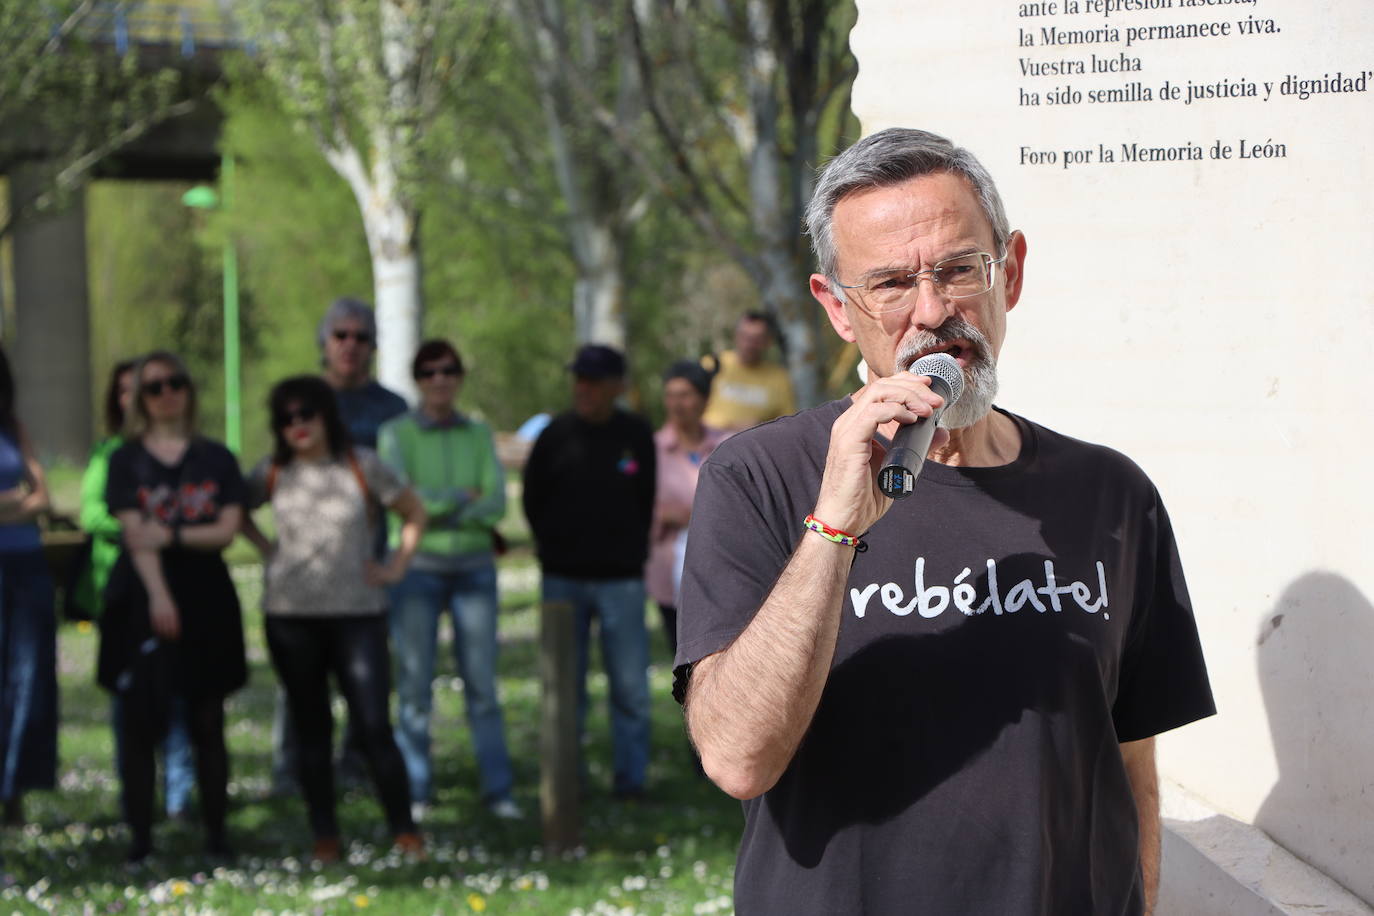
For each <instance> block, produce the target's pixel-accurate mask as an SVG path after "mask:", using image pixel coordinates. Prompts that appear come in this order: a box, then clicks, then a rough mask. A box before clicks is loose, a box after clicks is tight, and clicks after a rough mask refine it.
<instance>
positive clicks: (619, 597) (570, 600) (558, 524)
mask: <svg viewBox="0 0 1374 916" xmlns="http://www.w3.org/2000/svg"><path fill="white" fill-rule="evenodd" d="M569 368H570V369H571V370H572V374H573V409H572V410H570V411H566V412H564V413H562V414H559V415H558V416H557V417H555V418H554V419H553V421H552V422H550V423H549V425H548V427H547V428H545V430H544V432H543V433H542V434H541V435H540V436H539V439H538V440H537V441H536V442H535V443H534V448H533V449H532V450H531V452H530V457H529V461H528V462H527V463H526V465H525V486H524V507H525V516H526V517H527V518H528V519H529V522H530V530H531V531H532V532H533V533H534V539H535V544H536V546H537V549H538V553H539V564H540V567H541V568H542V571H543V600H544V602H545V603H546V604H558V605H565V606H567V608H568V609H569V610H570V611H571V612H573V613H575V614H576V620H577V635H578V638H577V661H578V671H579V679H578V684H579V689H578V722H579V732H580V731H581V730H582V726H583V724H584V723H585V721H586V711H587V646H588V640H589V637H590V632H591V622H592V617H593V616H595V617H597V618H599V620H600V632H601V655H602V658H603V660H604V664H605V666H606V675H607V677H608V678H609V680H610V688H611V697H610V700H611V737H612V740H613V745H614V761H613V763H614V773H615V777H614V785H613V786H612V789H613V792H614V794H615V795H616V796H617V797H619V798H638V797H641V796H642V795H643V794H644V775H645V770H646V769H647V767H648V763H649V675H648V665H649V637H648V631H647V630H646V628H645V625H644V603H645V596H644V576H643V571H644V561H645V559H646V558H647V557H648V552H649V525H650V523H651V521H652V520H653V508H654V476H655V468H654V440H653V432H652V430H651V429H650V427H649V424H648V423H647V422H646V421H645V420H644V419H643V418H642V417H638V416H636V415H634V414H631V413H628V412H627V411H624V410H621V409H620V408H619V407H617V406H616V398H618V397H619V396H620V394H621V393H622V392H623V391H624V388H625V357H624V356H623V355H621V354H620V353H619V352H618V351H616V350H613V349H611V348H610V347H603V346H599V345H594V344H589V345H587V346H584V347H582V348H581V349H580V350H578V351H577V356H576V358H575V359H574V360H573V363H572V365H571V366H570V367H569Z"/></svg>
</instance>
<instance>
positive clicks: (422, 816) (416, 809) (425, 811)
mask: <svg viewBox="0 0 1374 916" xmlns="http://www.w3.org/2000/svg"><path fill="white" fill-rule="evenodd" d="M410 819H411V820H412V821H414V822H415V823H417V824H423V823H424V822H425V821H427V820H429V803H428V802H411V803H410Z"/></svg>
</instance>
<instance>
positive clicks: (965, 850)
mask: <svg viewBox="0 0 1374 916" xmlns="http://www.w3.org/2000/svg"><path fill="white" fill-rule="evenodd" d="M807 223H808V228H809V231H810V235H811V240H812V244H813V247H814V248H815V252H816V256H817V260H818V262H819V270H818V272H817V273H815V274H813V275H812V276H811V292H812V294H813V295H814V296H815V298H816V299H817V300H818V301H819V302H820V303H821V305H822V306H823V307H824V308H825V311H826V315H827V316H828V318H829V319H830V323H831V325H832V327H833V328H834V329H835V332H836V333H837V334H839V335H840V337H841V338H843V339H844V340H846V341H852V342H855V343H857V344H858V347H859V349H860V351H861V352H862V354H863V357H864V359H865V361H866V362H867V364H868V372H869V374H868V379H867V383H866V384H865V385H864V387H863V388H861V389H859V390H858V391H856V392H855V393H854V394H852V395H850V396H849V397H848V398H845V399H843V400H841V401H837V402H834V403H831V404H827V405H823V406H821V407H818V408H815V409H813V410H808V411H803V412H802V413H800V414H797V415H795V416H793V417H787V418H783V419H781V420H777V421H774V422H772V423H768V424H765V425H763V426H761V427H757V428H755V429H753V430H750V431H747V432H744V433H741V434H739V435H737V436H735V437H733V438H732V439H730V440H728V441H727V442H725V443H724V444H722V445H721V446H720V447H719V448H718V449H717V450H716V451H715V453H713V455H712V456H711V458H710V460H709V461H708V462H707V463H706V464H705V465H704V466H703V467H702V470H701V477H700V484H699V487H698V490H697V496H696V502H695V504H694V506H693V513H692V522H691V529H690V536H689V539H688V549H687V560H686V568H685V571H684V575H683V581H682V591H681V605H680V617H679V624H678V626H679V631H678V636H679V640H678V653H677V658H676V660H675V662H674V664H675V672H674V673H675V679H676V683H675V685H674V694H675V696H677V697H678V699H679V700H681V701H684V702H685V708H686V717H687V726H688V730H689V732H690V734H691V736H692V740H693V741H694V742H695V744H696V746H697V749H698V750H699V751H700V753H701V758H702V763H703V766H704V767H705V770H706V773H707V775H708V776H710V777H711V779H712V780H714V781H715V782H716V783H717V785H719V786H720V787H721V788H722V789H724V790H725V791H726V792H728V793H729V794H731V795H733V796H735V797H736V798H739V799H742V800H744V809H745V830H744V837H743V841H742V843H741V846H740V853H739V863H738V867H737V869H736V878H735V906H736V911H737V912H739V913H740V914H742V916H752V914H756V913H780V914H781V913H786V914H810V913H815V914H831V913H870V914H872V913H878V914H881V913H911V912H920V913H933V914H941V913H959V914H966V913H972V914H999V916H1002V914H1060V913H1093V914H1097V913H1110V914H1127V916H1135V914H1141V913H1148V912H1149V911H1150V909H1151V907H1152V906H1153V900H1154V896H1155V890H1156V886H1157V879H1158V864H1159V807H1158V789H1157V777H1156V773H1155V763H1154V736H1155V735H1156V734H1158V733H1159V732H1162V731H1165V730H1168V729H1171V728H1175V727H1178V726H1180V725H1183V724H1186V723H1188V722H1191V721H1194V720H1196V719H1199V718H1202V717H1204V716H1207V715H1211V714H1212V713H1213V712H1214V711H1215V709H1214V706H1213V703H1212V696H1211V690H1210V687H1209V685H1208V680H1207V672H1206V668H1205V665H1204V663H1203V659H1202V652H1201V648H1200V645H1199V641H1198V636H1197V629H1196V626H1195V625H1194V621H1193V614H1192V608H1191V605H1190V602H1189V599H1188V592H1187V586H1186V584H1185V582H1184V578H1183V572H1182V567H1181V564H1180V562H1179V558H1178V551H1177V548H1176V546H1175V543H1174V537H1173V532H1172V529H1171V528H1170V525H1169V519H1168V515H1167V514H1166V512H1165V511H1164V506H1163V504H1162V502H1161V501H1160V498H1159V494H1158V493H1157V492H1156V490H1155V488H1154V486H1153V485H1152V484H1151V483H1150V481H1149V480H1148V479H1147V478H1146V477H1145V475H1144V474H1143V473H1142V472H1141V471H1140V469H1139V468H1137V467H1136V466H1135V465H1134V464H1133V463H1131V461H1130V460H1129V459H1127V458H1125V457H1124V456H1122V455H1120V454H1119V453H1117V452H1114V451H1112V450H1110V449H1107V448H1104V447H1102V446H1096V445H1090V444H1088V443H1085V442H1079V441H1076V440H1073V439H1070V438H1068V437H1066V436H1062V435H1059V434H1057V433H1055V432H1053V431H1051V430H1049V429H1046V428H1045V427H1043V426H1040V425H1038V424H1036V423H1033V422H1031V421H1029V420H1027V419H1024V418H1022V417H1019V416H1017V415H1015V414H1012V413H1009V412H1007V411H1005V410H1002V409H1001V408H998V407H995V406H994V405H993V399H994V397H995V396H996V394H997V377H996V360H997V356H998V354H999V353H1000V352H1001V348H1002V344H1003V342H1004V340H1005V336H1006V330H1007V314H1008V313H1009V312H1010V311H1011V310H1012V308H1014V307H1015V306H1016V305H1017V303H1018V302H1019V301H1020V300H1021V294H1022V281H1023V278H1024V267H1025V261H1026V240H1025V237H1024V236H1023V235H1022V234H1021V233H1020V232H1014V231H1012V230H1011V229H1010V227H1009V225H1008V222H1007V218H1006V215H1005V213H1004V212H1003V208H1002V203H1001V200H1000V198H999V196H998V194H997V189H996V188H995V186H994V185H993V183H992V179H991V178H990V177H989V176H988V174H987V172H986V170H984V168H983V167H982V165H981V164H980V163H979V162H978V161H977V160H976V159H975V158H974V157H973V156H972V155H971V154H970V153H969V152H968V151H967V150H964V149H961V148H959V147H956V146H954V145H953V144H952V143H950V142H949V141H948V140H946V139H944V138H943V137H938V136H935V135H933V134H929V133H926V132H924V131H917V130H905V129H893V130H887V131H883V132H882V133H879V134H875V135H873V136H870V137H867V138H865V139H864V140H862V141H860V142H859V143H857V144H855V145H854V146H853V147H851V148H850V149H849V150H847V151H845V152H844V153H842V154H840V155H839V156H837V157H836V158H835V159H834V160H832V161H831V162H830V163H829V164H828V165H827V166H826V167H825V169H824V170H823V171H822V173H821V175H820V177H819V180H818V183H817V186H816V190H815V194H814V197H813V199H812V201H811V204H810V206H809V208H808V212H807ZM935 352H944V353H948V354H949V355H950V356H951V357H953V358H954V359H955V360H956V361H957V362H958V364H959V366H960V367H961V369H962V370H963V372H964V376H965V388H964V392H963V394H962V396H961V397H960V398H959V400H958V401H957V402H956V403H955V404H953V405H952V406H950V407H949V408H948V409H947V410H945V412H944V415H943V418H942V421H941V425H942V427H944V428H942V429H940V430H938V431H937V433H936V435H935V438H934V440H933V442H932V445H931V448H930V451H929V453H928V454H927V460H926V464H925V467H924V469H923V471H922V474H921V478H920V482H919V483H918V484H917V486H916V490H915V492H914V493H913V494H912V496H911V497H910V498H908V499H904V500H901V501H899V502H896V503H894V502H892V501H890V500H889V499H888V498H887V497H886V496H884V495H883V494H882V492H881V491H880V490H879V488H878V486H877V484H876V482H875V479H874V478H875V472H876V470H877V469H878V468H879V467H880V466H881V464H882V458H883V455H884V453H885V451H886V447H887V445H888V444H889V443H890V441H891V437H892V435H893V433H895V431H896V430H897V428H898V427H899V426H900V425H902V424H908V423H913V422H915V421H916V420H917V419H918V418H921V417H929V416H930V415H931V414H932V412H933V411H934V410H935V409H936V408H939V407H941V406H943V402H942V400H941V398H940V397H939V396H938V395H937V394H936V393H935V392H933V391H932V390H931V388H930V385H929V381H930V380H929V379H928V378H926V377H924V376H916V375H913V374H911V373H910V372H908V371H906V370H907V369H908V368H909V367H910V366H911V364H912V363H913V362H914V361H915V360H917V359H918V358H920V357H922V356H925V355H927V354H929V353H935Z"/></svg>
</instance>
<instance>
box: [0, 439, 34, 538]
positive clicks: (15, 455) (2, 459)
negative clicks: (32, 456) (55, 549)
mask: <svg viewBox="0 0 1374 916" xmlns="http://www.w3.org/2000/svg"><path fill="white" fill-rule="evenodd" d="M23 482H24V453H23V451H21V450H20V448H19V442H18V440H17V439H16V438H15V437H14V436H12V435H10V434H9V433H7V432H4V431H0V490H12V489H14V488H15V487H17V486H19V485H20V484H21V483H23ZM42 546H43V542H42V540H41V539H40V538H39V536H38V526H37V525H35V524H34V523H33V522H20V523H19V524H17V525H0V553H24V552H27V551H30V550H38V549H40V548H41V547H42Z"/></svg>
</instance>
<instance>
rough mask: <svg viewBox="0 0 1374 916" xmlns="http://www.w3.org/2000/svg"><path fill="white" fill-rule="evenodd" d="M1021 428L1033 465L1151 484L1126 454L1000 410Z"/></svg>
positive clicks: (1063, 471) (1070, 473) (1061, 471)
mask: <svg viewBox="0 0 1374 916" xmlns="http://www.w3.org/2000/svg"><path fill="white" fill-rule="evenodd" d="M1003 412H1004V413H1006V414H1007V415H1008V416H1010V417H1011V418H1012V419H1013V420H1015V421H1016V422H1017V424H1018V426H1020V427H1021V428H1022V434H1023V435H1025V433H1026V431H1027V430H1029V432H1030V435H1031V438H1032V443H1033V448H1034V452H1035V458H1036V459H1037V461H1036V463H1037V465H1038V466H1039V467H1040V468H1042V469H1046V470H1050V471H1053V472H1056V473H1059V474H1064V475H1081V474H1084V473H1092V474H1094V475H1103V474H1106V475H1108V476H1111V477H1113V478H1115V479H1117V480H1119V481H1121V482H1129V483H1134V484H1136V485H1138V486H1144V487H1150V488H1153V486H1154V485H1153V483H1151V481H1150V478H1149V476H1148V475H1146V473H1145V471H1144V470H1142V469H1141V467H1140V465H1138V464H1136V463H1135V461H1133V460H1132V459H1131V458H1130V456H1128V455H1126V454H1125V453H1124V452H1121V451H1119V450H1117V449H1115V448H1112V447H1111V446H1109V445H1103V444H1101V443H1099V442H1091V441H1089V440H1086V439H1079V438H1076V437H1074V436H1070V435H1068V434H1066V433H1061V432H1059V431H1057V430H1054V429H1050V428H1049V427H1048V426H1045V425H1043V424H1041V423H1037V422H1035V421H1034V420H1030V419H1028V418H1026V417H1023V416H1020V415H1019V414H1014V413H1011V412H1010V411H1003Z"/></svg>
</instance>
